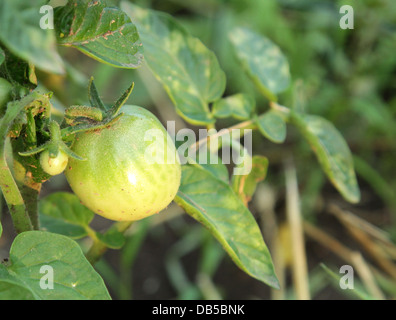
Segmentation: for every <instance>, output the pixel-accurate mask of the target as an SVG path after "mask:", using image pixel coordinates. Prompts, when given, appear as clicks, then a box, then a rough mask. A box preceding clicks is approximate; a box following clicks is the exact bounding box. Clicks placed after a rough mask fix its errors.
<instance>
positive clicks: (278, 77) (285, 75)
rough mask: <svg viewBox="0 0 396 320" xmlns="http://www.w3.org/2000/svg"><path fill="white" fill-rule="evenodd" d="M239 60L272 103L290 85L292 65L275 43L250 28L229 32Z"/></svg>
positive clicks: (235, 29)
mask: <svg viewBox="0 0 396 320" xmlns="http://www.w3.org/2000/svg"><path fill="white" fill-rule="evenodd" d="M229 38H230V40H231V43H232V45H233V47H234V50H235V53H236V56H237V58H238V60H239V61H240V62H241V63H242V66H243V67H244V69H245V71H246V72H247V74H248V75H249V76H250V77H251V78H252V80H253V82H254V83H255V84H256V86H257V87H258V89H259V90H260V91H261V92H262V93H263V94H264V95H265V96H266V97H267V98H268V99H269V100H271V101H276V100H277V97H276V95H277V94H278V93H280V92H282V91H284V90H285V89H286V88H287V87H288V86H289V83H290V71H289V64H288V62H287V60H286V58H285V56H284V55H283V54H282V52H281V50H280V49H279V47H278V46H277V45H275V44H274V43H273V42H272V41H271V40H269V39H267V38H266V37H264V36H262V35H260V34H258V33H256V32H253V31H251V30H249V29H247V28H240V27H238V28H234V29H233V30H232V31H231V32H230V33H229Z"/></svg>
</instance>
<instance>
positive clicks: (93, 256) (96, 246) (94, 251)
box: [85, 221, 133, 265]
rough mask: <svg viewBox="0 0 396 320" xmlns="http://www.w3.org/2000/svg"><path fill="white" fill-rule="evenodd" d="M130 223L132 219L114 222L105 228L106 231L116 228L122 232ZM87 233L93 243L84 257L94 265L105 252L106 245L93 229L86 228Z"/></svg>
mask: <svg viewBox="0 0 396 320" xmlns="http://www.w3.org/2000/svg"><path fill="white" fill-rule="evenodd" d="M132 223H133V221H120V222H116V223H114V224H113V225H112V226H111V227H110V228H109V229H108V230H107V232H112V231H114V230H116V231H118V232H121V233H124V232H125V231H126V230H127V229H128V228H129V227H130V226H131V225H132ZM88 235H89V236H90V237H91V238H92V239H93V244H92V246H91V248H90V249H89V250H88V252H87V253H86V255H85V257H86V258H87V260H88V261H89V262H90V263H91V264H92V265H94V264H95V263H96V262H98V261H99V260H100V258H101V257H102V256H103V255H104V254H105V253H106V251H107V249H108V247H107V246H106V245H105V244H104V243H103V242H102V241H100V240H99V239H98V237H97V236H96V234H95V232H94V231H93V230H88Z"/></svg>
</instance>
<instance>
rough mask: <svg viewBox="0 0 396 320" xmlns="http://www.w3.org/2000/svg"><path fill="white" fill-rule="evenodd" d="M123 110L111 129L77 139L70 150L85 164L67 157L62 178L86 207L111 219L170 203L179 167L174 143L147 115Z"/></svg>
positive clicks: (144, 214) (138, 216)
mask: <svg viewBox="0 0 396 320" xmlns="http://www.w3.org/2000/svg"><path fill="white" fill-rule="evenodd" d="M121 112H123V113H124V114H123V115H122V116H121V118H120V119H119V120H118V121H117V122H115V123H114V124H112V125H111V126H110V127H107V128H104V129H101V130H95V131H88V132H84V133H80V134H78V135H77V136H76V140H75V142H74V144H73V146H72V150H73V151H74V152H75V153H76V154H78V155H79V156H81V157H83V158H85V159H87V160H85V161H79V160H76V159H72V158H70V161H69V165H68V167H67V168H66V171H65V175H66V178H67V180H68V182H69V184H70V186H71V188H72V190H73V191H74V193H75V194H76V195H77V196H78V197H79V198H80V200H81V202H82V203H83V204H84V205H85V206H87V207H88V208H89V209H91V210H92V211H94V212H95V213H97V214H99V215H101V216H103V217H105V218H107V219H110V220H115V221H134V220H140V219H143V218H145V217H147V216H150V215H152V214H154V213H158V212H160V211H161V210H163V209H164V208H166V207H167V206H168V205H169V204H170V203H171V201H172V200H173V199H174V197H175V196H176V193H177V191H178V189H179V186H180V178H181V166H180V160H179V156H178V154H177V151H176V148H175V145H174V144H173V141H172V140H171V138H170V136H169V135H168V133H167V132H166V130H165V128H164V127H163V126H162V124H161V122H160V121H159V120H158V119H157V118H156V117H155V116H154V115H153V114H152V113H151V112H149V111H148V110H146V109H144V108H141V107H137V106H123V107H122V108H121ZM153 136H155V138H153ZM164 154H165V155H167V156H168V157H169V159H164V158H165V157H161V156H162V155H164ZM160 159H162V160H164V161H160Z"/></svg>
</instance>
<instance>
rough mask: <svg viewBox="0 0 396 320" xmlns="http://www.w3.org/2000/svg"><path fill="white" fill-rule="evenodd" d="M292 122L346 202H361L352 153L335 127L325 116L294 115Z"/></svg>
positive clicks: (291, 118)
mask: <svg viewBox="0 0 396 320" xmlns="http://www.w3.org/2000/svg"><path fill="white" fill-rule="evenodd" d="M290 121H291V123H293V124H294V125H295V126H296V127H297V128H298V129H299V130H300V132H301V133H302V135H303V136H304V137H305V139H306V140H307V141H308V143H309V144H310V146H311V148H312V150H313V151H314V152H315V154H316V157H317V158H318V161H319V163H320V164H321V166H322V169H323V171H324V172H325V173H326V175H327V176H328V178H329V179H330V181H331V182H332V183H333V185H334V186H335V187H336V188H337V190H338V191H339V192H340V193H341V194H342V195H343V197H344V198H345V199H346V200H348V201H350V202H352V203H356V202H358V201H359V200H360V191H359V186H358V184H357V180H356V175H355V171H354V165H353V158H352V154H351V151H350V150H349V147H348V145H347V143H346V142H345V140H344V138H343V137H342V135H341V134H340V133H339V131H338V130H337V129H336V128H335V127H334V125H333V124H332V123H331V122H329V121H327V120H326V119H324V118H322V117H319V116H315V115H306V114H298V113H295V112H292V113H291V116H290Z"/></svg>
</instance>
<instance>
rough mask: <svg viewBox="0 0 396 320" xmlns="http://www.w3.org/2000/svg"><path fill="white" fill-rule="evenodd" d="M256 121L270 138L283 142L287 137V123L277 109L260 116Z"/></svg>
mask: <svg viewBox="0 0 396 320" xmlns="http://www.w3.org/2000/svg"><path fill="white" fill-rule="evenodd" d="M255 122H256V124H257V127H258V129H259V131H260V132H261V133H262V135H263V136H264V137H266V138H267V139H268V140H270V141H272V142H275V143H282V142H284V141H285V139H286V123H285V121H284V120H283V118H282V117H281V116H280V115H278V114H277V113H276V112H275V111H273V110H269V111H267V112H265V113H263V114H261V115H260V116H258V117H255Z"/></svg>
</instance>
